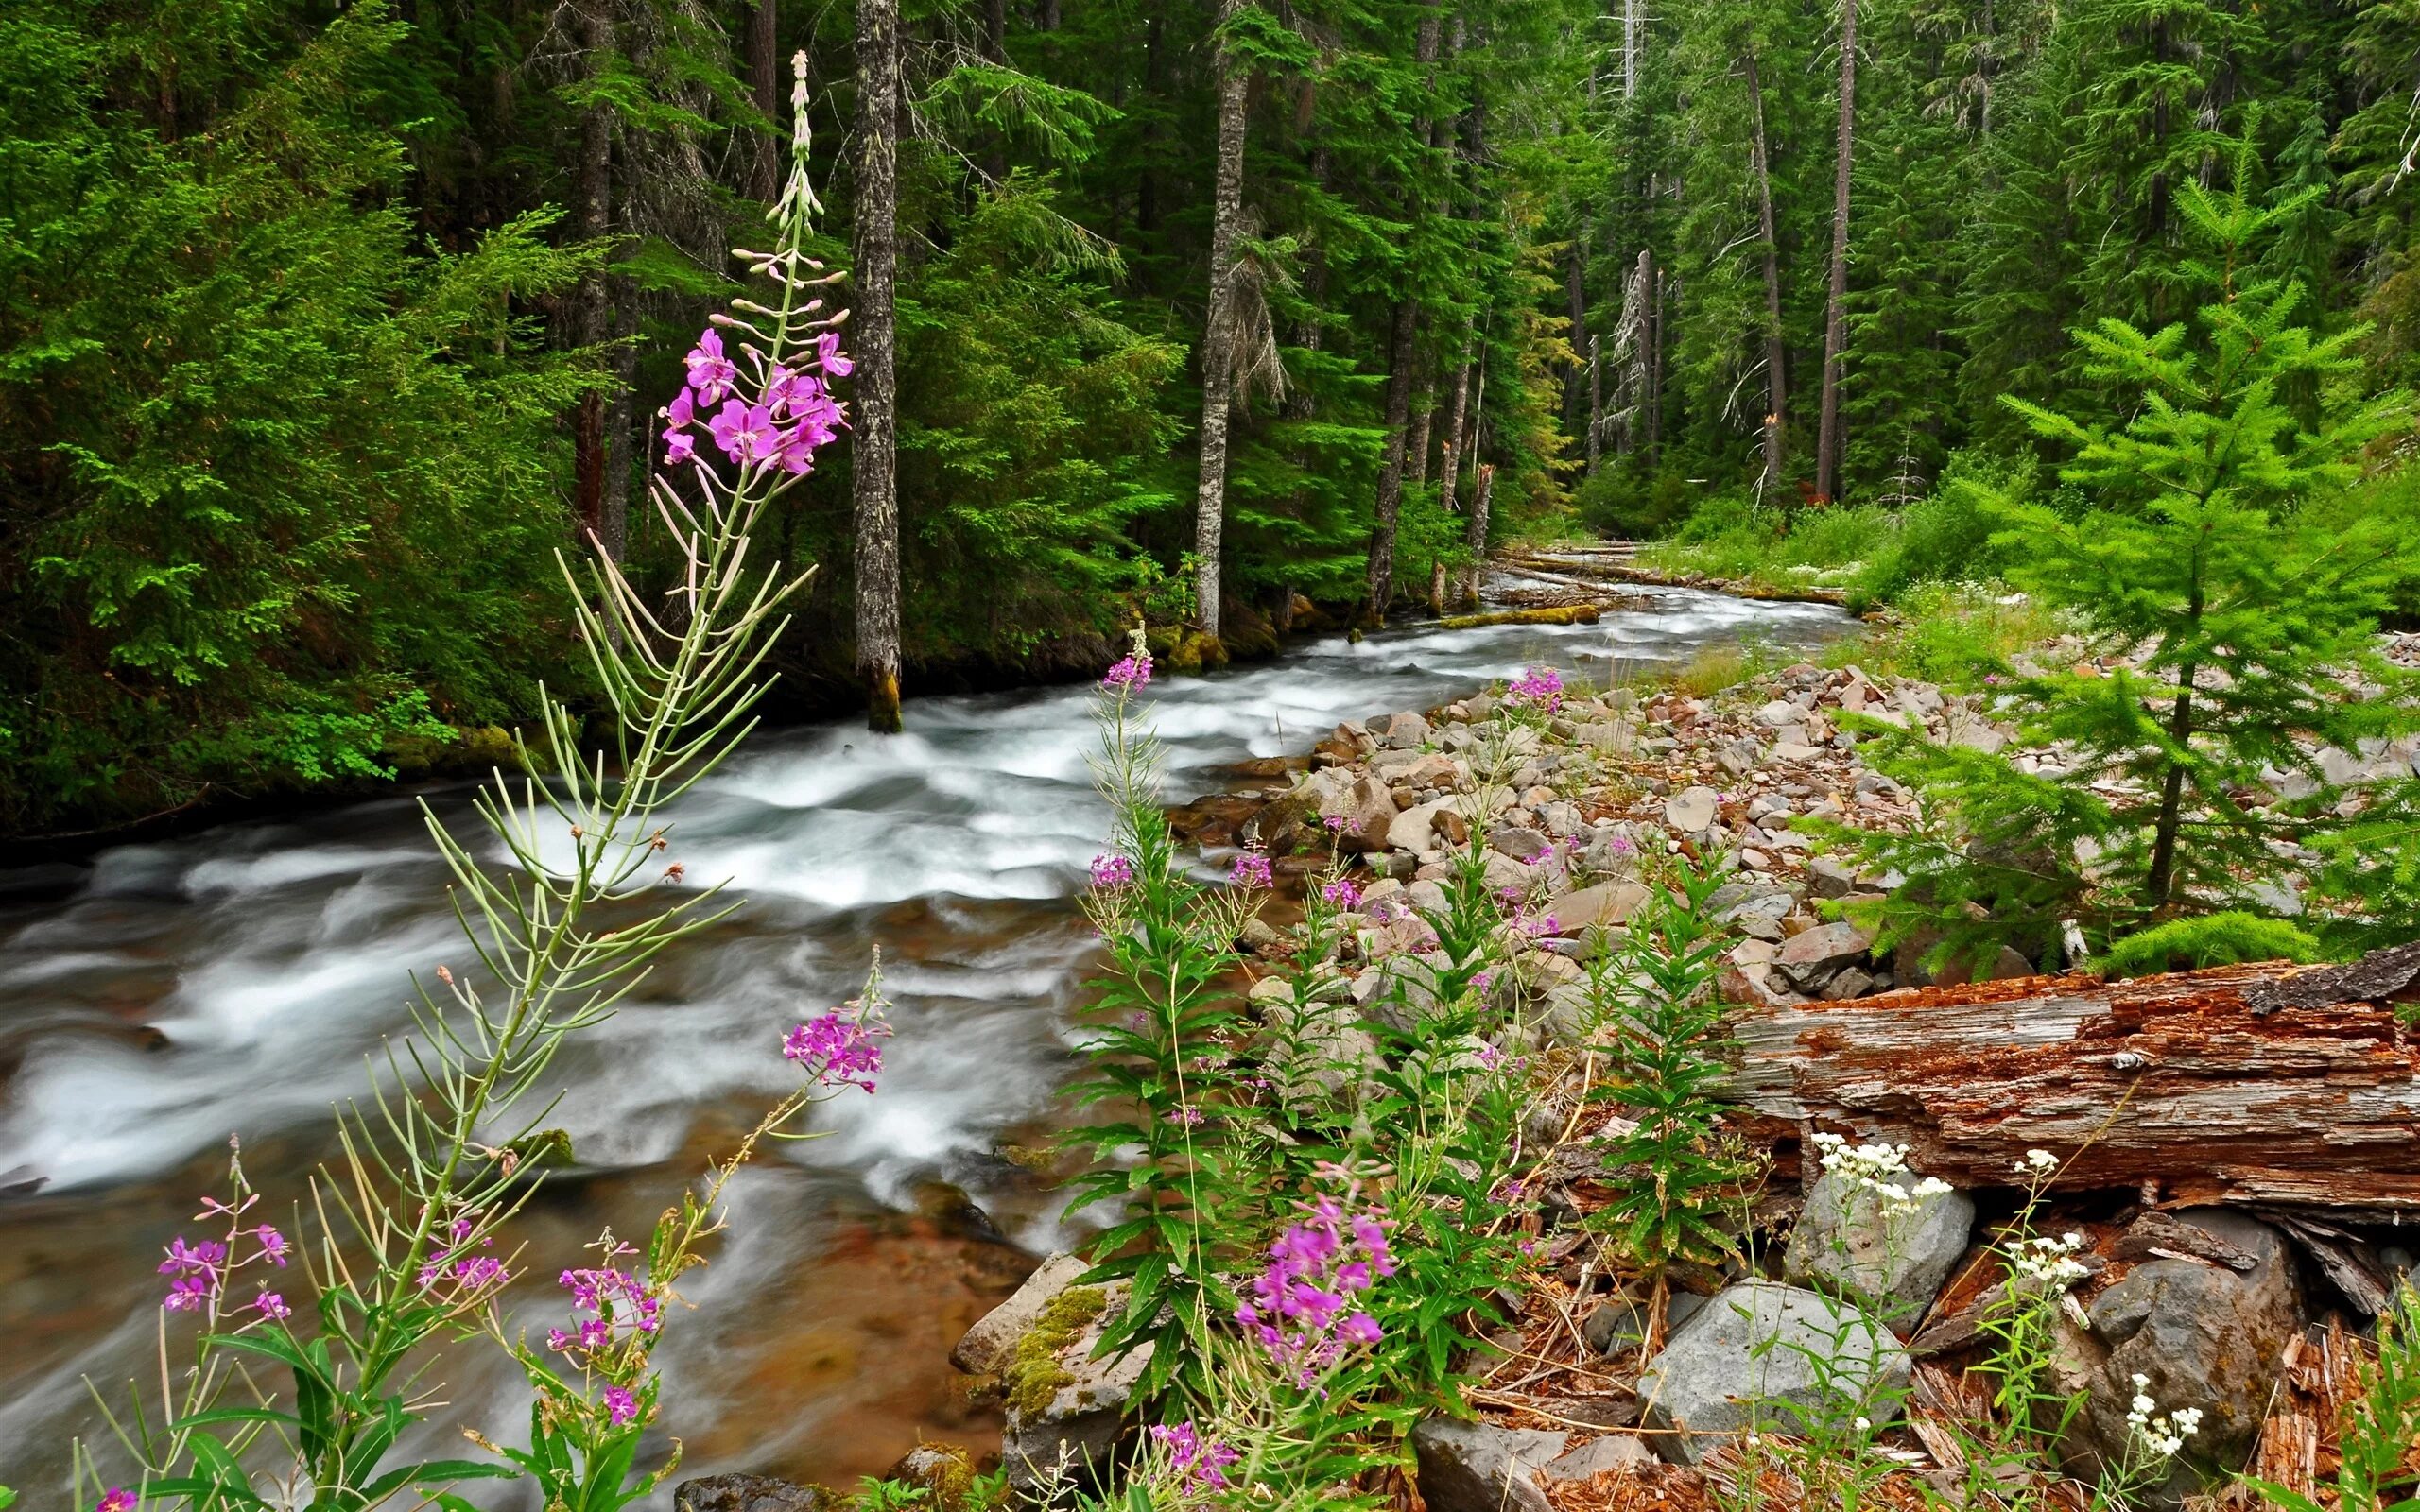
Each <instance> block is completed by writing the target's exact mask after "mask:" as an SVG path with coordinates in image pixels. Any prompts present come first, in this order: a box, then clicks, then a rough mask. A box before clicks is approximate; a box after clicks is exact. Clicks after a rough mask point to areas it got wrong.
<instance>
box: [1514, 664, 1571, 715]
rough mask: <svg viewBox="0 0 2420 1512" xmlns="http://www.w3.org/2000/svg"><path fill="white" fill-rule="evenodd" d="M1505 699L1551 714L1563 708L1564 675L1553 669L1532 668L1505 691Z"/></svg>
mask: <svg viewBox="0 0 2420 1512" xmlns="http://www.w3.org/2000/svg"><path fill="white" fill-rule="evenodd" d="M1504 698H1505V701H1506V702H1508V703H1519V704H1530V705H1532V706H1534V707H1536V708H1540V709H1544V710H1547V712H1549V713H1551V712H1553V711H1554V710H1557V709H1560V708H1562V707H1563V674H1562V673H1560V672H1557V671H1556V670H1555V669H1554V668H1552V667H1531V668H1530V670H1529V672H1528V673H1527V674H1526V675H1525V676H1523V677H1521V678H1519V679H1515V680H1514V681H1513V684H1512V686H1510V687H1508V688H1506V689H1505V690H1504Z"/></svg>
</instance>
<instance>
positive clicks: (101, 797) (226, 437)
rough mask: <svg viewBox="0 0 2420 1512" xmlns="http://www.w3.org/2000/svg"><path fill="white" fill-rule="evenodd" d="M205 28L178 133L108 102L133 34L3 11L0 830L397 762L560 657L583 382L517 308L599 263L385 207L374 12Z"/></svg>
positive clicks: (473, 720)
mask: <svg viewBox="0 0 2420 1512" xmlns="http://www.w3.org/2000/svg"><path fill="white" fill-rule="evenodd" d="M189 19H190V20H191V21H193V22H194V23H195V24H197V25H199V26H209V25H212V24H223V25H225V26H227V27H228V28H229V34H228V37H227V39H226V40H227V43H228V45H229V48H230V51H229V52H228V53H227V54H226V55H225V56H224V57H223V58H220V59H216V60H211V61H210V63H209V64H207V65H206V64H205V63H204V61H203V60H200V59H197V60H195V64H194V66H193V68H192V69H191V70H190V71H189V72H188V73H187V74H186V75H185V77H184V87H185V89H186V90H187V94H186V101H187V105H188V107H196V106H198V105H199V102H200V101H202V100H204V99H210V100H212V101H213V102H214V110H215V112H216V121H215V123H214V126H213V129H210V130H209V131H208V132H206V133H203V134H199V135H194V136H188V137H182V138H175V139H172V138H170V137H168V136H167V135H165V134H164V132H162V131H160V130H158V129H153V128H150V127H147V126H145V125H142V124H140V123H139V122H137V121H135V120H133V119H130V117H129V114H128V112H124V111H121V110H116V109H113V108H112V96H111V89H112V83H111V81H112V77H113V74H112V70H113V68H114V67H115V66H116V60H115V59H114V57H113V49H114V47H115V46H117V45H130V44H132V43H134V42H135V41H136V40H137V38H136V37H135V36H134V35H133V34H118V33H103V34H98V35H95V34H94V33H92V32H90V31H79V24H80V23H81V21H82V20H83V17H82V13H81V10H80V8H78V7H75V6H72V5H68V4H65V3H51V0H40V3H36V4H33V5H29V6H20V7H14V8H11V9H10V10H9V13H8V15H7V17H6V18H5V19H0V67H4V68H5V70H6V72H7V73H8V74H9V77H11V79H12V80H13V81H14V82H13V83H12V86H11V87H10V88H9V89H7V90H6V91H0V202H5V203H6V204H7V206H8V210H7V212H6V214H7V215H8V217H9V231H8V232H7V233H6V234H5V235H0V245H5V247H6V248H7V250H5V251H0V262H5V265H6V266H5V268H0V476H5V478H6V492H7V493H8V495H9V508H8V510H7V511H6V513H5V514H0V578H5V579H6V581H7V582H8V584H9V587H8V588H7V590H6V591H5V593H0V644H5V645H6V646H7V650H8V654H7V655H6V656H5V657H0V662H5V663H6V670H5V671H0V794H5V795H6V797H5V798H0V825H7V826H9V827H15V828H24V827H29V826H38V825H42V824H44V823H47V822H51V821H53V820H55V819H56V818H58V817H60V816H63V815H65V814H69V813H80V814H88V815H89V814H100V815H116V816H125V815H129V814H133V813H142V812H147V811H150V810H154V809H161V808H172V807H176V806H178V805H180V804H182V803H185V802H188V801H190V800H192V799H194V798H196V797H197V796H199V794H201V793H202V792H205V791H207V790H208V789H210V788H212V787H215V786H232V787H234V788H237V789H251V790H255V791H257V790H259V789H261V788H263V787H267V786H274V785H279V784H290V783H297V782H323V781H327V780H329V779H331V778H335V777H346V776H356V777H357V776H366V775H372V774H377V773H381V772H383V771H384V770H385V769H386V764H385V763H384V762H383V761H382V759H381V756H380V752H381V751H382V750H383V749H384V748H385V747H387V746H388V745H389V743H390V742H392V741H394V740H396V739H398V738H402V737H408V736H418V737H423V738H426V737H430V736H432V735H435V736H441V735H442V734H443V733H444V731H443V730H442V729H441V728H440V727H439V726H438V725H437V724H436V723H434V721H439V720H441V721H443V722H444V723H445V724H485V723H493V722H496V721H498V720H501V719H510V718H512V717H516V716H518V715H520V714H521V713H525V712H527V710H528V709H529V708H530V707H531V703H530V679H529V674H530V673H531V672H533V671H542V670H548V669H553V668H557V667H558V666H559V665H560V664H561V663H560V659H561V656H562V638H561V637H562V628H563V622H562V615H561V612H560V610H559V609H558V608H557V607H556V603H555V600H554V598H553V595H552V593H551V590H550V587H549V582H548V579H549V576H550V575H551V572H552V565H551V550H550V548H551V546H552V544H553V542H554V541H558V540H560V539H562V532H563V524H562V512H561V506H560V503H559V502H558V496H557V493H556V490H557V487H558V485H559V483H560V480H561V479H560V474H561V470H562V465H563V455H564V454H563V452H562V446H561V442H560V441H559V439H558V438H557V437H556V432H555V417H556V416H557V415H559V414H561V413H562V411H563V410H564V409H565V408H566V407H567V406H568V405H569V404H572V403H573V402H574V401H575V400H576V399H577V397H578V396H579V394H580V393H581V392H582V391H583V390H584V389H585V388H586V387H587V386H588V385H589V384H590V382H591V381H592V380H591V378H590V377H589V376H588V375H587V374H586V373H584V372H583V371H582V370H581V369H579V368H578V367H576V366H574V365H572V364H570V363H568V362H567V361H566V360H565V359H563V358H562V357H560V356H550V355H548V354H546V353H544V352H542V351H540V350H539V343H538V340H537V336H538V331H537V329H536V327H535V325H534V324H533V322H531V321H530V320H529V319H528V318H527V316H526V314H525V313H523V312H524V310H526V301H531V300H535V299H541V298H544V297H546V296H548V295H551V294H553V293H555V292H557V291H560V290H562V289H563V288H564V287H565V286H567V285H568V284H569V283H571V282H572V281H573V280H574V279H576V278H577V277H578V276H579V273H580V271H581V269H582V268H583V267H584V266H587V264H588V261H589V254H587V253H585V252H583V251H580V250H577V249H556V248H552V247H549V246H548V245H547V237H548V234H549V228H550V226H551V225H552V222H553V217H552V216H551V215H548V214H545V213H542V212H533V213H531V214H528V215H522V216H519V217H516V218H513V219H511V220H510V221H509V222H507V223H505V224H503V225H501V226H499V227H498V228H496V229H495V230H493V231H492V232H490V233H489V234H487V235H486V236H485V237H484V238H481V239H479V240H478V241H477V242H476V243H475V244H474V245H471V246H470V247H469V248H468V249H465V250H461V251H458V252H442V253H437V252H431V251H428V250H425V249H423V248H422V247H421V246H420V245H419V240H418V237H417V236H416V235H415V234H414V232H413V229H412V224H411V219H410V217H409V215H407V214H406V213H405V212H404V211H403V210H401V209H398V208H394V207H392V206H390V205H389V204H386V203H384V202H383V201H384V198H385V197H386V196H387V195H388V194H389V192H390V191H391V190H392V189H394V188H395V187H396V185H397V184H398V183H399V182H400V180H401V177H402V172H403V163H402V161H401V156H400V152H399V147H398V144H397V143H396V141H395V140H394V138H393V137H392V136H391V135H389V133H387V132H385V131H382V130H381V129H378V128H377V127H376V126H375V125H374V124H372V123H371V122H368V121H365V120H363V119H362V118H360V117H359V116H358V115H357V114H356V113H355V112H352V111H350V110H348V109H346V108H344V106H343V104H342V101H343V98H344V94H345V92H346V91H347V90H349V89H352V88H355V87H358V85H359V84H360V83H361V81H362V80H363V79H364V78H365V77H369V76H370V75H371V74H372V73H373V72H374V70H375V69H376V68H377V67H379V66H381V64H382V63H383V61H384V60H387V59H388V58H389V57H390V56H391V54H392V53H393V51H394V50H395V48H396V47H397V46H398V45H399V43H400V39H401V36H402V31H403V28H402V27H401V26H400V25H399V24H398V23H396V22H395V21H394V20H392V19H391V17H389V15H388V14H387V13H386V12H385V11H384V10H383V9H379V8H377V7H375V6H372V7H363V8H356V9H349V10H347V11H345V12H343V14H342V15H341V16H340V17H339V19H337V21H336V22H334V23H333V24H332V25H330V26H327V28H326V29H325V30H323V31H320V32H319V33H318V34H317V35H316V36H310V37H307V38H306V39H304V40H301V41H299V42H297V41H295V40H293V39H291V38H289V37H288V36H287V35H285V32H284V30H283V29H282V28H280V27H278V26H274V25H273V24H270V23H268V21H267V20H266V19H255V18H251V17H250V16H248V15H246V14H243V13H240V12H238V11H235V10H233V9H229V10H226V11H225V12H224V13H222V11H221V8H220V7H218V6H216V5H207V6H202V7H199V8H197V9H196V11H195V13H194V15H193V16H192V17H191V18H189ZM256 26H257V27H258V29H257V30H256V29H255V27H256ZM466 455H467V456H476V457H478V458H480V459H481V461H480V465H479V466H478V467H476V468H466V467H464V466H462V465H460V461H459V459H460V458H461V457H463V456H466ZM558 680H561V679H558Z"/></svg>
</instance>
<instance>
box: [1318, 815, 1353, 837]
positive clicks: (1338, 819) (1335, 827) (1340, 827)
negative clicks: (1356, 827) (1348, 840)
mask: <svg viewBox="0 0 2420 1512" xmlns="http://www.w3.org/2000/svg"><path fill="white" fill-rule="evenodd" d="M1320 822H1321V823H1322V824H1324V825H1326V826H1327V831H1328V833H1330V834H1342V833H1344V827H1345V826H1346V825H1348V824H1351V823H1352V822H1353V821H1352V820H1351V819H1348V818H1346V817H1345V816H1343V815H1341V814H1331V815H1329V816H1327V817H1326V818H1323V819H1322V820H1320Z"/></svg>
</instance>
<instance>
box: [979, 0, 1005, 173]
mask: <svg viewBox="0 0 2420 1512" xmlns="http://www.w3.org/2000/svg"><path fill="white" fill-rule="evenodd" d="M983 56H984V58H985V59H987V60H990V61H991V62H994V63H996V64H998V65H999V66H1001V67H1003V68H1006V67H1007V66H1008V63H1009V0H990V3H989V4H988V5H987V6H986V7H985V9H984V11H983ZM983 172H984V175H985V177H987V178H989V179H990V180H992V181H993V182H994V183H998V182H1000V181H1001V180H1005V179H1006V178H1008V176H1009V145H1008V142H1007V140H1006V139H1005V138H1002V137H998V136H996V135H995V136H994V140H993V143H992V147H991V150H990V151H988V152H986V153H985V154H984V155H983Z"/></svg>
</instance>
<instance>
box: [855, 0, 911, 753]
mask: <svg viewBox="0 0 2420 1512" xmlns="http://www.w3.org/2000/svg"><path fill="white" fill-rule="evenodd" d="M856 61H857V195H856V238H855V239H856V249H855V256H856V268H855V270H854V272H853V274H852V282H853V283H854V284H855V287H854V288H853V290H852V291H851V292H852V294H853V295H854V297H855V299H856V307H855V312H854V314H853V315H852V317H851V320H850V327H851V330H852V331H854V332H855V334H856V335H855V341H854V345H855V347H856V352H855V356H856V365H857V370H856V386H857V387H856V416H855V418H854V431H855V435H856V454H855V457H854V463H855V472H854V476H853V479H852V483H853V486H854V490H855V499H854V503H855V505H856V561H855V568H856V622H857V623H856V629H857V671H858V673H859V674H860V675H862V676H863V677H864V679H865V681H866V728H867V729H869V730H875V731H878V732H881V733H885V734H889V733H893V732H896V731H897V730H899V728H900V713H899V374H898V352H897V350H896V344H897V340H898V331H899V312H898V276H899V105H900V93H901V91H900V78H899V0H857V58H856Z"/></svg>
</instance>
